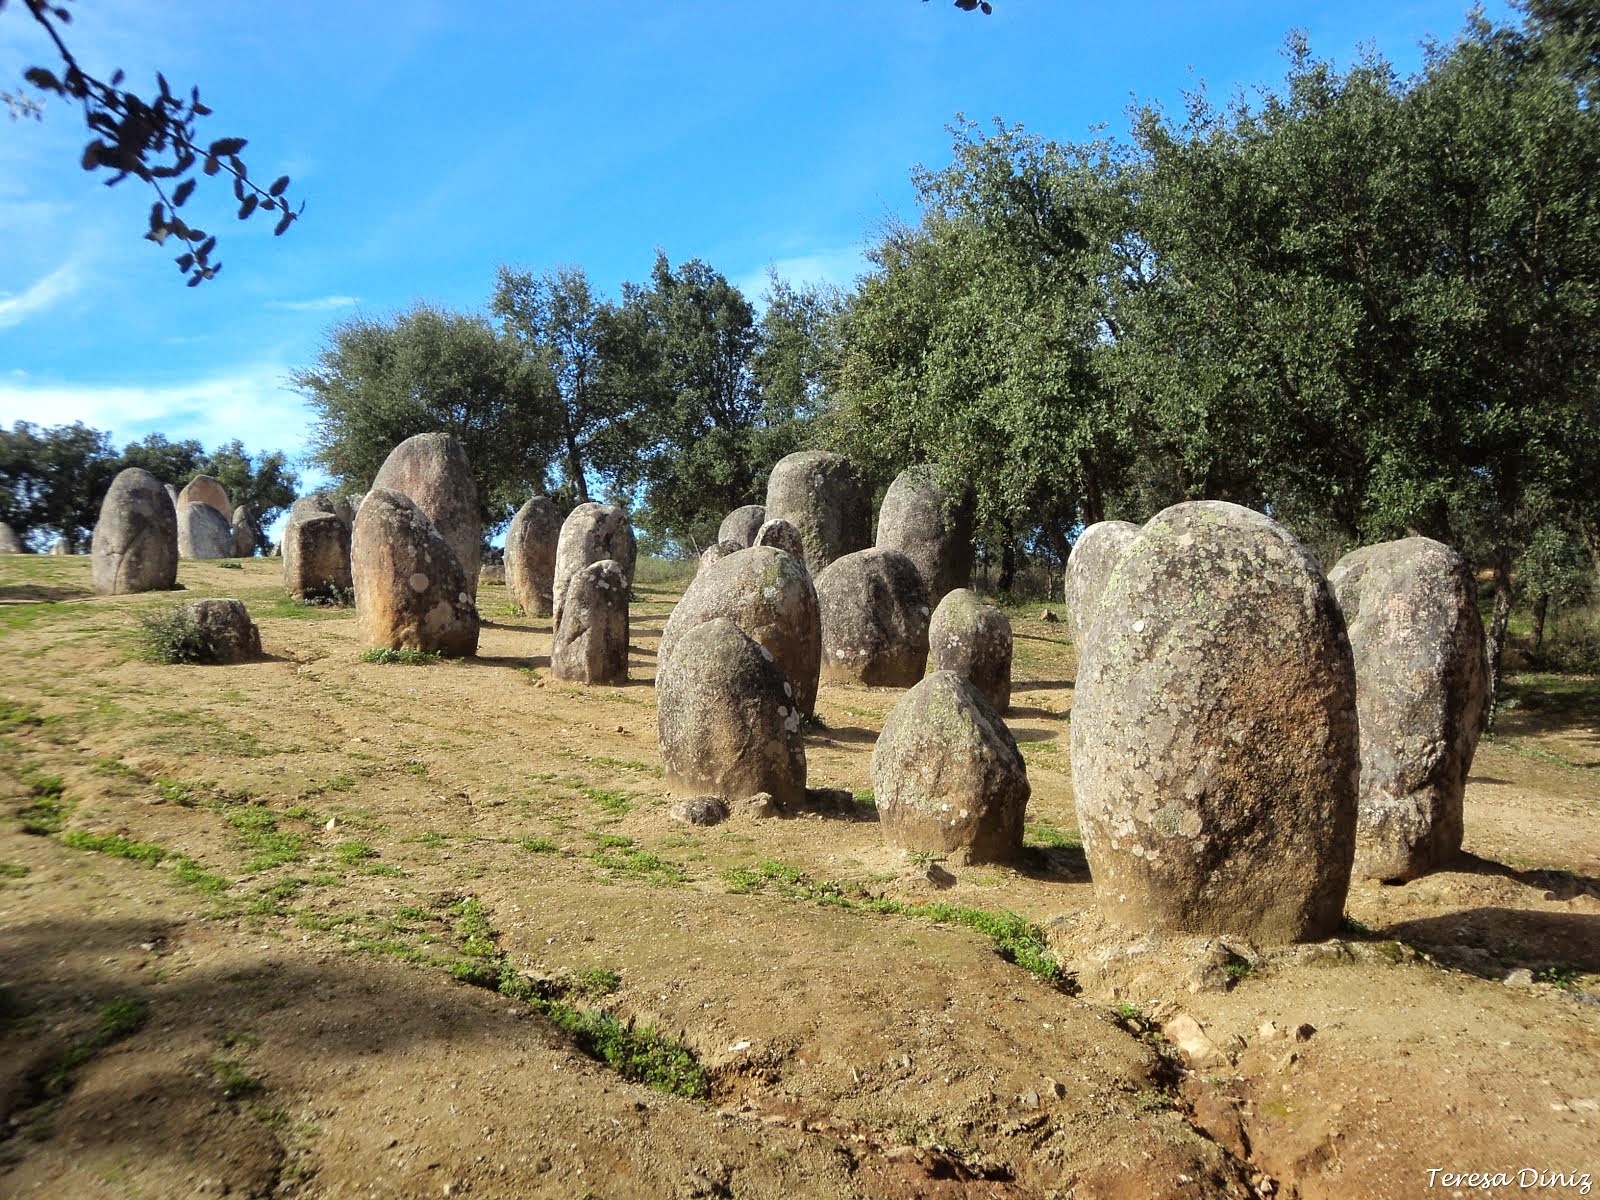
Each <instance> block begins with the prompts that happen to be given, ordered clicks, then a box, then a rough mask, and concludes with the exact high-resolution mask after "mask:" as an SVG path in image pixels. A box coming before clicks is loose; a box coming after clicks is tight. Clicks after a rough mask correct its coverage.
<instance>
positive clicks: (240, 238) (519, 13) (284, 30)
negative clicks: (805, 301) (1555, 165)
mask: <svg viewBox="0 0 1600 1200" xmlns="http://www.w3.org/2000/svg"><path fill="white" fill-rule="evenodd" d="M994 3H995V13H994V15H993V16H989V17H984V16H982V15H979V14H964V13H961V12H959V11H957V10H956V9H955V8H953V7H951V5H950V4H949V3H948V0H933V2H932V3H918V2H917V0H807V2H801V0H702V2H695V0H685V2H682V3H679V2H677V0H657V2H655V3H644V2H623V0H565V2H561V3H557V2H554V0H531V2H529V3H519V4H511V3H482V2H481V3H472V4H461V3H433V2H424V0H382V2H379V0H321V2H319V3H309V2H305V0H283V2H279V3H274V4H272V5H264V4H244V3H240V2H238V0H226V2H224V3H216V4H201V3H188V4H177V5H151V4H150V3H149V2H148V0H84V2H83V3H81V4H76V5H75V8H76V10H77V11H76V19H75V21H74V23H73V24H72V26H70V44H71V45H72V47H73V49H74V51H75V52H76V53H77V54H78V55H79V57H80V60H81V61H82V63H83V65H84V66H85V68H86V69H89V70H91V71H97V72H100V73H102V74H103V75H109V73H110V72H111V71H112V70H113V69H114V68H116V67H118V66H120V67H122V68H124V69H125V70H126V71H127V72H128V76H129V81H130V83H131V84H139V85H144V84H147V83H153V79H154V72H155V70H156V69H158V68H159V69H161V70H163V71H164V72H165V73H166V75H167V77H168V79H169V80H171V81H172V83H173V84H174V86H175V87H180V86H181V87H183V88H187V87H188V85H190V84H191V83H193V84H198V85H199V86H200V90H201V96H202V98H203V99H204V100H205V101H206V103H208V104H209V105H210V106H211V107H212V108H214V109H215V110H216V115H215V116H214V117H211V118H209V119H208V121H207V122H204V123H203V124H202V131H203V133H204V135H205V136H208V137H221V136H224V135H231V136H242V137H247V138H249V140H250V145H249V146H248V148H247V149H246V150H245V152H244V158H245V159H246V161H247V162H248V164H249V165H250V167H251V170H252V173H253V174H255V175H257V176H258V177H260V178H261V179H262V180H264V181H270V180H271V179H272V178H274V177H275V176H277V175H279V174H283V173H288V174H289V175H291V176H292V177H293V180H294V184H293V194H294V195H295V196H297V197H300V198H303V199H304V200H305V202H306V209H305V216H304V218H303V220H302V221H301V222H300V223H299V224H298V225H296V226H295V227H294V228H293V229H292V230H291V231H290V232H289V233H288V234H286V235H285V236H284V237H282V238H279V239H274V238H273V237H272V236H271V227H270V222H268V221H265V220H263V219H262V218H260V217H258V218H256V219H254V220H252V221H250V222H239V221H237V220H236V219H235V218H234V217H233V215H232V208H233V205H232V203H231V199H230V196H229V193H228V192H227V190H226V188H225V187H220V186H217V185H216V181H210V182H211V184H212V186H210V187H209V188H208V187H207V186H205V185H204V184H205V181H203V184H202V187H201V189H200V190H199V191H198V192H197V193H196V195H195V198H194V199H193V200H191V201H190V202H189V204H188V206H187V207H186V208H185V210H184V213H185V216H186V217H187V218H188V219H189V220H191V221H192V222H196V223H199V224H202V225H204V226H205V227H206V228H207V230H208V231H209V232H213V233H217V234H218V235H219V237H220V245H219V247H218V255H219V257H220V258H221V259H222V260H223V262H224V263H225V269H224V270H223V272H222V273H221V274H220V275H219V276H218V278H217V279H216V280H214V281H212V282H210V283H206V284H203V285H201V286H200V287H198V288H192V289H191V288H186V287H184V286H183V280H182V277H181V276H180V275H179V273H178V271H177V269H176V267H175V266H174V265H173V263H172V254H173V253H175V251H171V250H165V251H164V250H161V249H158V248H156V247H155V246H154V245H153V244H151V243H149V242H147V241H144V240H142V239H141V236H140V235H141V233H142V230H143V228H144V221H145V214H146V213H147V211H148V209H149V206H150V202H151V196H150V194H149V193H148V191H146V190H141V189H142V185H140V184H138V183H137V181H129V182H126V183H124V184H122V185H120V186H119V187H117V188H114V189H108V188H106V187H103V186H102V185H101V184H100V183H99V181H98V179H97V178H96V177H94V176H90V175H89V174H86V173H85V172H83V171H81V170H79V169H78V166H77V163H78V158H79V155H80V153H81V151H82V147H83V144H84V142H85V140H86V136H85V133H84V130H83V127H82V123H81V120H80V119H79V118H78V114H77V113H75V112H74V111H73V110H72V109H71V108H70V107H68V106H67V105H66V104H65V103H64V102H61V101H59V100H54V99H52V101H51V102H50V103H49V104H48V105H47V108H46V112H45V117H44V120H43V121H42V122H39V123H35V122H32V121H18V122H14V123H5V122H3V121H0V424H4V425H6V426H9V425H10V424H11V423H12V422H13V421H16V420H29V421H35V422H38V423H42V424H47V425H55V424H64V423H69V422H71V421H74V420H82V421H84V422H85V423H87V424H90V425H93V426H95V427H97V428H100V429H106V430H109V431H111V432H112V433H113V434H114V436H115V439H116V441H117V443H118V444H119V445H120V444H121V443H123V442H125V441H128V440H132V439H134V438H137V437H141V436H143V435H144V434H145V433H148V432H152V431H159V432H161V433H164V434H166V435H167V436H168V437H171V438H173V439H179V438H188V437H193V438H198V439H199V440H200V441H201V442H203V443H205V444H206V446H207V447H211V446H214V445H216V444H218V443H220V442H222V441H225V440H228V439H231V438H234V437H238V438H240V439H242V440H243V441H244V442H245V443H246V445H247V446H248V447H250V448H251V449H255V450H261V449H283V450H286V451H288V452H289V453H290V454H291V455H293V456H298V455H300V454H301V453H302V452H303V450H304V446H305V441H306V435H307V428H308V422H309V420H310V414H309V412H308V410H307V409H306V408H305V406H304V404H303V402H302V400H301V398H300V397H299V396H298V395H296V394H295V393H294V392H293V391H291V390H289V389H288V388H287V387H286V385H285V382H284V379H285V376H286V375H287V374H288V373H289V372H290V371H292V370H294V369H295V368H297V367H300V366H304V365H307V364H309V363H310V362H312V361H313V359H314V357H315V355H316V352H317V349H318V347H319V346H320V345H321V344H322V343H323V341H324V339H325V335H326V332H327V330H328V327H329V326H330V324H332V323H333V322H335V321H337V320H338V319H340V318H341V317H345V316H348V315H350V314H352V313H355V312H357V311H360V312H363V313H365V314H368V315H374V316H383V315H386V314H389V313H392V312H394V311H396V310H398V309H401V308H404V307H405V306H407V305H408V304H410V303H411V302H412V301H413V300H417V299H425V300H429V301H432V302H435V303H439V304H444V305H448V306H452V307H457V308H462V309H479V308H481V307H482V306H483V305H484V304H485V303H486V301H487V298H488V294H489V290H490V287H491V284H492V280H493V275H494V269H495V266H496V265H497V264H498V263H501V262H509V263H513V264H517V265H521V266H525V267H529V268H532V269H535V270H543V269H546V268H548V267H552V266H555V265H557V264H562V263H575V264H579V265H582V266H583V267H585V268H586V269H587V270H588V271H589V273H590V276H591V278H592V279H593V280H594V282H595V283H596V284H597V285H598V286H599V287H600V288H601V289H602V290H603V291H605V292H606V293H608V294H615V292H616V291H617V289H618V287H619V285H620V284H621V283H622V281H624V280H629V279H633V280H639V279H643V278H644V277H645V276H646V275H647V273H648V271H649V268H650V264H651V262H652V259H653V256H654V250H655V248H656V247H657V246H659V247H661V248H662V249H664V250H665V251H666V252H667V254H668V255H669V257H670V258H671V259H672V261H673V262H674V263H677V262H680V261H682V260H684V259H687V258H690V257H698V258H702V259H704V260H706V261H707V262H709V263H711V264H712V265H713V266H715V267H716V268H718V269H720V270H721V271H723V272H724V273H726V274H727V275H728V276H729V277H730V278H731V279H733V280H735V281H737V282H739V283H741V284H742V285H743V286H745V287H746V288H747V290H750V291H751V292H752V295H753V296H758V295H759V293H760V291H761V289H762V283H763V280H764V278H765V275H766V272H767V270H768V268H769V267H771V268H775V269H776V270H777V271H778V272H779V273H780V274H782V275H784V276H786V277H788V278H791V279H794V280H797V281H798V280H825V281H829V282H834V283H840V284H848V283H849V282H850V281H851V280H852V279H853V278H854V277H855V276H856V275H857V274H858V273H860V272H861V271H862V270H864V269H865V263H864V261H863V259H862V257H861V253H862V249H863V247H864V246H865V245H866V244H867V243H868V242H869V241H870V240H871V239H872V236H873V232H874V230H875V229H877V228H879V227H880V226H881V225H882V223H883V222H884V220H885V218H886V217H889V216H891V215H900V216H906V217H913V216H914V214H915V206H914V202H913V195H912V189H911V186H910V183H909V173H910V170H911V168H912V167H913V165H915V164H917V163H924V164H927V165H929V166H937V165H940V164H943V163H944V162H947V161H948V159H949V154H950V151H949V136H948V134H947V133H946V131H945V126H946V125H947V124H949V122H950V121H951V120H952V119H953V118H954V117H955V115H956V113H958V112H962V113H965V114H966V115H967V116H968V117H969V118H973V119H976V120H979V121H983V122H987V121H988V120H989V119H991V118H993V117H996V116H998V117H1001V118H1003V119H1004V120H1006V121H1008V122H1020V123H1022V124H1023V125H1025V126H1026V127H1027V128H1028V129H1029V130H1030V131H1034V132H1039V133H1042V134H1045V135H1047V136H1050V137H1053V138H1056V139H1059V140H1071V139H1077V138H1082V137H1085V136H1087V135H1089V133H1090V131H1091V129H1092V128H1093V127H1095V126H1099V125H1105V126H1106V127H1107V130H1108V131H1109V132H1111V133H1113V134H1119V133H1121V132H1123V131H1124V130H1125V128H1126V115H1127V110H1128V106H1129V104H1130V102H1131V101H1133V100H1134V99H1138V100H1140V101H1155V102H1160V103H1163V104H1165V105H1166V106H1167V107H1168V109H1169V110H1172V111H1176V110H1177V108H1178V106H1179V104H1180V100H1181V94H1182V92H1183V91H1184V90H1186V89H1188V88H1191V87H1193V86H1194V85H1195V84H1196V83H1198V82H1200V81H1202V80H1203V81H1204V82H1205V83H1206V85H1207V86H1208V87H1209V88H1210V90H1211V91H1212V93H1213V94H1215V95H1219V96H1220V95H1226V94H1227V93H1228V92H1230V91H1232V90H1233V89H1234V88H1236V87H1239V86H1246V87H1250V86H1253V85H1256V84H1260V83H1271V82H1274V81H1276V80H1278V79H1280V78H1281V76H1282V72H1283V67H1284V59H1283V55H1282V47H1283V43H1284V37H1285V34H1286V33H1287V32H1288V31H1289V30H1290V29H1291V28H1300V29H1304V30H1306V31H1307V33H1308V34H1309V36H1310V39H1311V44H1312V48H1313V50H1314V51H1315V52H1316V53H1317V54H1319V55H1321V56H1326V57H1331V58H1333V59H1334V60H1336V61H1337V62H1339V63H1341V64H1344V63H1348V62H1349V61H1350V59H1351V58H1352V57H1353V56H1354V55H1355V54H1356V52H1357V49H1358V47H1359V46H1361V45H1363V44H1367V43H1372V44H1375V45H1376V46H1377V47H1378V49H1379V50H1380V51H1382V52H1383V53H1384V54H1385V55H1386V56H1388V57H1389V58H1390V60H1391V61H1393V62H1394V63H1395V64H1396V66H1397V67H1398V68H1399V69H1400V70H1401V71H1402V72H1405V73H1409V72H1410V71H1412V70H1414V69H1415V68H1416V67H1417V65H1418V64H1419V62H1420V58H1421V51H1420V49H1419V43H1420V42H1421V41H1423V40H1424V39H1426V38H1428V37H1434V38H1440V39H1446V40H1448V39H1449V38H1450V37H1452V36H1453V35H1454V34H1455V32H1456V31H1457V30H1459V29H1460V27H1461V25H1462V24H1463V17H1464V13H1465V6H1464V5H1463V4H1461V3H1459V0H1416V2H1406V0H1386V2H1383V3H1375V2H1371V0H1339V2H1329V3H1299V4H1278V3H1248V2H1244V0H1236V2H1231V3H1206V2H1204V0H1190V2H1183V3H1179V2H1168V0H1160V2H1154V3H1143V4H1123V5H1116V4H1089V3H1084V2H1081V0H1080V2H1077V3H1072V2H1069V0H994ZM1488 12H1489V15H1490V16H1491V17H1495V18H1501V19H1503V18H1504V17H1505V16H1506V15H1507V13H1508V12H1509V9H1508V7H1507V6H1506V5H1505V4H1503V3H1495V4H1491V5H1489V6H1488ZM36 63H37V64H41V65H51V66H53V65H55V60H54V59H53V58H52V57H51V53H50V49H49V47H48V45H47V44H46V43H45V41H44V40H43V35H42V33H41V32H40V31H39V30H38V29H37V27H36V26H34V24H33V23H32V21H31V20H30V19H29V18H28V16H27V14H26V12H25V10H24V8H23V6H22V4H21V3H20V2H14V3H11V4H9V5H7V6H6V7H5V8H4V9H3V10H0V80H4V82H3V83H0V88H9V87H14V86H15V82H16V81H17V80H18V79H19V77H20V75H21V72H22V70H23V69H24V68H25V67H27V66H30V65H34V64H36Z"/></svg>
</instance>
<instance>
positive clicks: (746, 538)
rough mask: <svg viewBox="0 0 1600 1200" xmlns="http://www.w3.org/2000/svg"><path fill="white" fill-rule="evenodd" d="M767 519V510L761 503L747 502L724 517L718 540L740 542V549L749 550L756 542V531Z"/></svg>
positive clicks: (718, 532) (719, 528)
mask: <svg viewBox="0 0 1600 1200" xmlns="http://www.w3.org/2000/svg"><path fill="white" fill-rule="evenodd" d="M766 519H767V510H766V509H765V508H763V507H762V506H761V505H759V504H745V505H741V506H740V507H738V508H736V509H734V510H733V511H732V512H731V513H729V514H728V515H727V516H725V517H723V518H722V524H721V525H720V526H719V527H718V529H717V541H719V542H738V543H739V549H741V550H748V549H749V548H750V547H751V546H754V545H755V544H756V533H757V532H758V531H759V530H760V528H761V525H762V523H763V522H764V521H765V520H766Z"/></svg>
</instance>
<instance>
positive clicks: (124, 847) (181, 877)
mask: <svg viewBox="0 0 1600 1200" xmlns="http://www.w3.org/2000/svg"><path fill="white" fill-rule="evenodd" d="M61 843H62V845H65V846H71V847H72V848H73V849H74V850H87V851H89V852H90V853H91V854H108V855H110V856H111V857H112V858H125V859H127V860H128V861H130V862H137V863H143V864H145V866H148V867H154V866H159V865H160V864H162V863H164V862H171V863H172V873H173V876H174V877H175V878H176V879H177V881H178V882H179V883H181V884H182V885H183V886H184V887H186V888H191V889H193V890H194V891H197V892H201V893H204V894H205V895H209V896H218V895H221V894H222V893H223V892H225V891H227V890H228V888H229V887H230V886H231V885H230V884H229V882H228V881H227V879H225V878H224V877H223V876H221V875H218V874H216V873H214V872H212V871H207V870H206V869H205V868H204V867H202V866H201V865H200V864H199V863H197V862H195V860H194V859H192V858H190V857H188V855H185V854H177V853H175V852H173V851H171V850H168V849H167V848H166V847H165V846H158V845H156V844H155V843H154V842H138V841H134V840H133V839H132V838H127V837H124V836H122V834H120V833H89V832H87V831H85V830H82V829H69V830H67V832H65V833H63V834H62V835H61Z"/></svg>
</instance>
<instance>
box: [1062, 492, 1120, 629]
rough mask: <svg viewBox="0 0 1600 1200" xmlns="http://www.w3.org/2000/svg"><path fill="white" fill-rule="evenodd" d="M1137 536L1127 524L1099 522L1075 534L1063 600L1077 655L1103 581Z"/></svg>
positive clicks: (1109, 575)
mask: <svg viewBox="0 0 1600 1200" xmlns="http://www.w3.org/2000/svg"><path fill="white" fill-rule="evenodd" d="M1138 536H1139V527H1138V526H1137V525H1134V524H1131V523H1129V522H1127V521H1099V522H1096V523H1095V524H1093V525H1091V526H1089V528H1087V529H1085V530H1084V531H1083V532H1082V533H1081V534H1079V535H1078V540H1077V542H1075V543H1074V544H1073V547H1072V553H1071V554H1070V555H1068V556H1067V569H1066V574H1065V578H1064V579H1063V581H1062V591H1063V593H1064V595H1063V597H1062V599H1063V600H1065V601H1066V607H1067V625H1068V627H1069V628H1070V629H1071V630H1072V640H1073V642H1074V643H1076V644H1077V647H1078V653H1079V655H1080V656H1081V655H1082V654H1083V636H1084V634H1086V633H1088V632H1089V626H1090V625H1092V624H1093V623H1094V622H1093V621H1092V619H1091V618H1092V617H1093V616H1094V612H1095V609H1096V607H1097V606H1098V605H1099V603H1100V597H1101V595H1102V594H1103V593H1104V592H1105V589H1106V582H1107V581H1108V580H1109V579H1110V578H1111V572H1112V571H1113V570H1115V569H1116V566H1117V562H1118V561H1119V560H1120V559H1121V558H1122V552H1123V551H1124V550H1126V549H1127V548H1128V547H1129V546H1130V545H1131V544H1132V543H1133V539H1134V538H1136V537H1138Z"/></svg>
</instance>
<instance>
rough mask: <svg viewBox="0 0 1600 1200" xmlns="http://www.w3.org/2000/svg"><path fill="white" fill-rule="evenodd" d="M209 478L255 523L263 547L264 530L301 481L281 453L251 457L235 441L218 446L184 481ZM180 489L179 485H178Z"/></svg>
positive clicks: (241, 444)
mask: <svg viewBox="0 0 1600 1200" xmlns="http://www.w3.org/2000/svg"><path fill="white" fill-rule="evenodd" d="M195 475H209V476H211V478H213V479H215V480H216V481H217V482H218V483H220V484H221V485H222V486H223V487H224V488H226V489H227V491H228V496H229V498H230V499H231V500H232V501H233V503H234V505H235V507H238V506H240V505H243V506H244V507H245V508H247V509H249V511H250V519H251V520H252V521H253V522H254V523H255V532H256V541H257V543H258V544H260V545H262V546H264V545H265V543H266V538H265V536H264V531H265V529H266V528H267V526H269V525H271V524H272V522H273V521H274V520H275V519H276V518H277V516H278V514H279V513H281V512H284V511H285V510H287V509H288V507H289V506H290V505H291V504H293V503H294V499H295V494H296V491H297V489H298V487H299V485H300V477H299V475H298V474H296V473H295V471H293V470H292V469H291V468H290V466H289V459H288V456H287V455H285V454H284V452H283V451H282V450H273V451H263V452H262V453H260V454H257V455H254V456H252V455H251V454H250V452H249V451H248V450H246V449H245V448H244V443H243V442H241V441H239V440H238V439H237V438H235V439H234V440H233V441H231V442H228V443H227V444H225V445H222V446H218V447H217V448H216V449H215V450H213V451H212V452H211V453H210V454H208V455H206V456H205V458H204V459H202V460H201V462H200V464H199V468H198V469H197V470H195V471H194V472H192V473H191V474H190V475H189V476H188V478H186V479H184V481H183V483H184V484H186V483H188V482H189V480H190V479H193V478H194V477H195ZM178 486H180V487H181V486H182V484H180V485H178Z"/></svg>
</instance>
